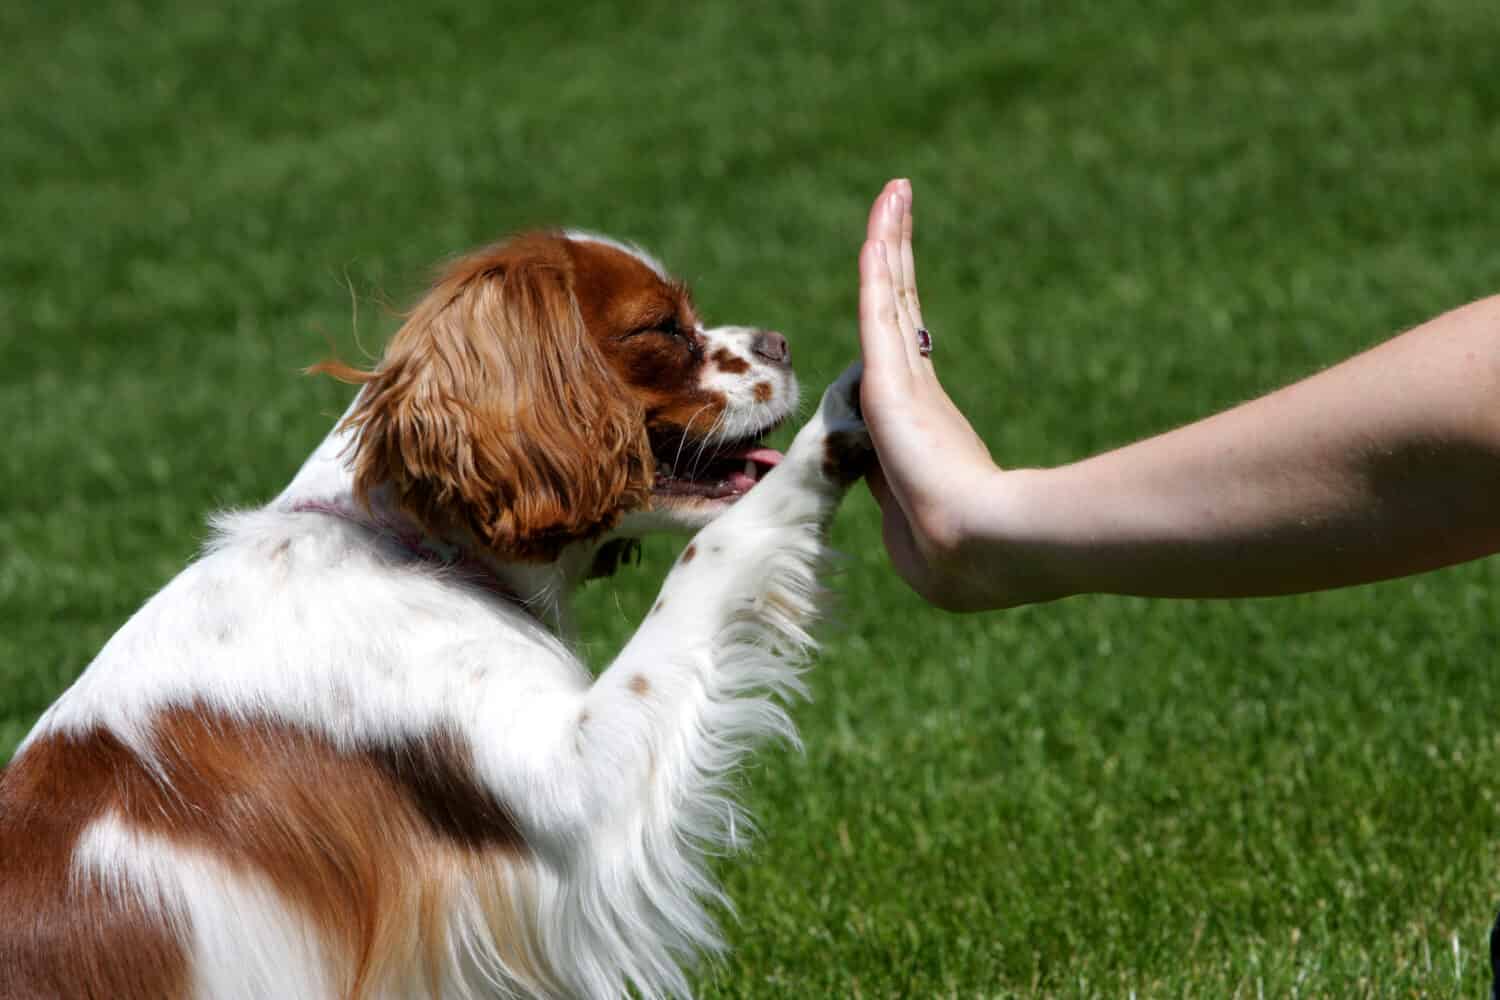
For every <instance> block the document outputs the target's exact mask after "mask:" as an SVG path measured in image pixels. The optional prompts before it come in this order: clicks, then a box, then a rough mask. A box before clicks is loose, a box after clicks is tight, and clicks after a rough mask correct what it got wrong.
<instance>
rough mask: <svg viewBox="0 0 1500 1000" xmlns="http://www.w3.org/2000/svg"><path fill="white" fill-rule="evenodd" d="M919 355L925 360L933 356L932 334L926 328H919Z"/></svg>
mask: <svg viewBox="0 0 1500 1000" xmlns="http://www.w3.org/2000/svg"><path fill="white" fill-rule="evenodd" d="M917 353H918V354H920V355H922V357H924V358H925V357H927V356H929V355H930V354H932V334H931V333H930V332H928V330H927V327H925V326H919V327H917Z"/></svg>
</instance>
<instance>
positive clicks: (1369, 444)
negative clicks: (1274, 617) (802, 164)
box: [859, 180, 1500, 611]
mask: <svg viewBox="0 0 1500 1000" xmlns="http://www.w3.org/2000/svg"><path fill="white" fill-rule="evenodd" d="M911 204H912V197H911V186H910V184H909V183H908V182H907V181H905V180H895V181H891V182H890V183H889V184H887V185H886V186H885V189H884V190H883V191H882V192H881V193H880V196H879V197H878V198H877V199H876V200H875V203H874V205H873V206H872V208H871V211H870V217H869V223H868V228H867V233H866V241H865V244H864V246H863V248H862V249H861V252H860V258H859V268H860V341H861V346H862V349H863V352H864V359H865V374H864V381H863V384H862V387H861V404H862V407H863V410H864V416H865V420H866V422H867V423H868V425H869V428H870V433H871V436H872V438H873V440H874V444H875V448H876V452H877V455H878V458H879V464H878V467H877V468H876V469H875V471H874V472H872V474H871V475H870V479H869V482H870V489H871V492H872V493H873V494H874V496H875V499H876V501H877V502H878V503H879V505H880V508H881V513H882V530H883V535H884V539H885V544H886V548H887V550H888V552H889V553H890V557H891V561H892V563H893V564H894V566H895V568H896V570H897V571H898V572H899V573H900V574H901V576H902V577H903V578H904V579H905V580H906V581H907V582H908V583H909V584H910V585H911V586H912V588H913V589H914V590H916V592H917V593H918V594H920V595H921V596H922V597H923V598H925V599H926V600H928V601H929V602H931V603H932V604H935V605H937V606H938V607H941V608H945V609H947V610H950V611H977V610H984V609H994V608H1006V607H1012V606H1015V605H1021V604H1029V603H1034V602H1038V601H1049V600H1055V599H1057V598H1061V597H1067V596H1069V595H1073V594H1083V593H1109V594H1135V595H1141V596H1150V597H1193V598H1214V597H1252V596H1265V595H1274V594H1289V593H1297V592H1303V591H1312V590H1321V589H1325V588H1329V587H1341V586H1348V585H1352V584H1359V583H1367V582H1371V581H1375V580H1382V579H1387V578H1390V577H1397V576H1403V575H1406V574H1410V573H1418V572H1422V571H1424V570H1431V569H1437V568H1439V567H1442V566H1447V565H1450V564H1453V563H1458V562H1463V561H1465V560H1469V559H1475V558H1479V557H1481V556H1485V555H1489V554H1491V553H1493V552H1496V551H1500V297H1492V298H1487V299H1482V300H1480V301H1478V302H1474V303H1471V304H1469V305H1466V306H1463V307H1461V308H1458V309H1455V310H1453V311H1452V312H1448V313H1445V314H1443V315H1441V316H1438V317H1437V318H1435V319H1433V320H1431V321H1429V322H1427V323H1424V324H1422V325H1421V326H1419V327H1416V328H1415V329H1413V330H1410V331H1408V332H1406V333H1404V334H1401V335H1399V336H1397V337H1394V338H1392V339H1390V340H1388V341H1386V342H1384V343H1382V344H1380V345H1379V346H1377V347H1375V348H1372V349H1371V350H1369V351H1366V352H1364V353H1362V354H1359V355H1356V356H1355V357H1353V358H1350V359H1348V360H1346V361H1344V362H1342V363H1340V364H1338V365H1336V366H1334V367H1332V368H1328V369H1326V370H1324V371H1321V372H1319V373H1317V374H1315V375H1312V376H1309V377H1308V378H1305V379H1303V380H1302V381H1299V382H1296V383H1294V384H1292V385H1290V386H1287V387H1286V388H1283V389H1280V390H1277V391H1275V392H1272V393H1270V394H1269V395H1266V396H1263V397H1261V398H1259V399H1255V400H1252V401H1251V402H1248V403H1244V404H1242V405H1240V406H1236V407H1234V408H1232V409H1229V410H1226V411H1224V412H1222V413H1217V414H1214V415H1212V416H1209V417H1206V418H1204V419H1202V420H1199V421H1197V422H1195V423H1191V424H1188V425H1187V426H1184V427H1181V428H1179V429H1177V430H1173V431H1170V432H1168V433H1165V434H1161V435H1158V436H1156V437H1151V438H1147V439H1145V440H1142V441H1139V442H1136V443H1134V444H1130V445H1127V446H1125V447H1122V448H1118V449H1115V450H1113V451H1108V452H1105V453H1103V454H1100V455H1096V456H1094V457H1092V458H1088V459H1085V460H1083V461H1080V462H1075V463H1072V464H1069V465H1063V466H1059V467H1056V468H1047V469H1002V468H1001V467H1000V466H998V465H997V464H996V463H995V462H994V461H993V459H992V458H991V457H990V454H989V451H988V450H987V448H986V447H985V445H984V443H983V441H982V440H981V439H980V438H979V436H978V434H976V433H975V432H974V430H973V428H972V427H971V426H970V425H969V423H968V421H967V420H966V419H965V418H964V416H963V414H962V413H960V412H959V410H958V408H957V407H956V406H955V405H954V404H953V402H952V400H951V399H950V398H949V397H948V395H947V393H946V392H944V390H943V387H942V385H941V383H940V382H939V380H938V375H937V368H936V364H939V363H941V362H943V361H945V360H947V359H949V358H955V359H957V358H961V357H962V352H963V332H962V331H954V330H943V331H940V339H939V342H938V345H937V349H936V350H935V351H934V353H933V356H932V357H931V358H924V357H922V356H921V355H920V353H919V352H918V351H917V348H916V332H915V331H916V328H917V327H919V326H921V325H922V314H921V304H920V301H919V299H918V296H917V286H916V270H915V265H914V258H913V254H912V247H911V234H912V216H911Z"/></svg>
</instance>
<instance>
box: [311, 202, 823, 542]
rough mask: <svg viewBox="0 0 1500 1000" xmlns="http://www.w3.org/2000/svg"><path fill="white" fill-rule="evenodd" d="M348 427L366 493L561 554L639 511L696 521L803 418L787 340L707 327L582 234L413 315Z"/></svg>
mask: <svg viewBox="0 0 1500 1000" xmlns="http://www.w3.org/2000/svg"><path fill="white" fill-rule="evenodd" d="M319 367H320V369H321V370H323V371H325V372H328V373H330V374H334V375H336V376H338V377H341V378H346V379H349V380H351V381H356V382H360V383H363V384H364V388H363V389H362V390H361V393H360V396H359V399H358V400H357V401H356V403H355V405H354V408H353V410H352V411H351V412H350V414H349V417H348V418H347V421H346V426H347V427H349V428H351V429H352V430H353V432H354V435H355V436H354V451H353V456H352V464H353V468H354V475H355V487H356V491H357V492H358V494H359V495H360V497H361V498H362V499H364V500H366V502H368V498H369V497H370V495H371V494H372V492H373V491H375V490H376V489H377V488H386V489H389V490H390V495H391V497H392V498H393V499H394V500H395V501H396V502H397V503H399V504H400V506H401V507H402V508H403V509H404V510H405V511H406V512H407V513H408V514H410V515H412V516H413V517H415V518H416V519H417V520H418V521H419V522H420V523H421V524H422V525H423V526H424V527H426V528H427V529H428V530H431V531H433V532H436V533H451V532H453V531H455V530H458V531H463V532H467V533H468V534H470V535H472V536H473V538H474V539H475V540H476V541H478V542H479V543H481V544H483V545H485V546H487V547H488V548H489V549H490V550H492V551H493V552H495V553H496V554H497V555H500V556H501V557H503V558H508V559H525V560H551V559H554V558H556V556H557V553H558V552H559V550H560V549H561V548H562V547H563V546H565V545H567V544H569V543H570V542H574V541H580V540H587V539H593V538H598V537H599V536H601V535H603V534H604V533H605V532H608V531H610V530H611V529H615V528H616V527H617V526H620V524H621V521H622V518H626V516H627V515H631V516H630V517H629V519H628V525H629V527H630V528H632V529H634V530H649V529H651V528H655V527H696V526H698V525H701V524H703V523H706V522H707V521H708V520H711V519H712V518H713V517H714V516H715V515H716V514H717V513H719V512H720V511H721V510H723V509H725V508H726V507H727V506H728V505H729V504H731V503H733V502H734V500H735V499H736V498H738V497H739V496H741V495H743V493H744V492H745V491H746V490H748V489H750V488H751V487H752V486H754V485H755V482H756V481H757V479H758V478H759V477H760V476H761V475H763V474H764V473H765V472H766V471H767V470H768V469H769V467H771V466H773V465H774V464H775V463H776V461H777V460H778V459H779V458H780V455H779V454H778V453H777V452H775V451H772V450H770V449H768V448H765V447H763V446H762V445H761V444H760V440H761V438H762V437H763V436H764V435H765V434H767V433H768V432H769V431H771V430H772V429H773V428H775V427H776V426H777V425H778V424H779V423H781V421H782V420H784V419H785V418H786V417H787V416H788V415H789V414H790V413H791V412H792V410H793V409H794V407H795V406H796V401H797V381H796V378H795V376H794V375H793V374H792V369H791V365H790V350H789V348H788V346H787V342H786V339H785V338H784V337H782V336H781V334H779V333H773V332H770V331H766V330H759V329H753V328H747V327H717V328H705V327H704V326H703V324H702V322H701V321H700V320H699V317H698V313H697V310H696V308H695V307H694V305H693V301H692V297H691V296H690V295H689V293H688V290H687V288H686V286H685V285H683V284H682V283H681V282H679V281H676V280H674V279H673V278H671V277H670V276H669V275H668V274H667V273H666V272H665V271H664V270H663V269H662V268H661V266H660V265H659V264H657V263H656V262H655V261H654V260H652V259H651V258H650V257H648V256H647V255H645V254H643V253H641V252H640V251H638V250H635V249H632V248H629V247H626V246H624V245H622V244H619V243H616V242H614V241H612V240H608V239H605V238H602V237H598V236H591V235H586V234H581V233H571V232H570V233H534V234H528V235H523V236H519V237H516V238H513V239H510V240H507V241H505V242H503V243H499V244H496V245H494V246H491V247H486V248H485V249H483V250H480V251H477V252H475V253H472V254H470V255H468V256H466V257H463V258H461V259H459V260H457V261H456V262H454V263H453V264H452V266H450V267H449V268H448V269H447V270H446V272H445V273H444V274H443V276H442V277H441V278H440V279H439V281H438V282H437V284H436V285H435V286H434V287H433V289H432V290H431V291H430V292H429V293H428V294H427V295H426V297H424V298H423V299H422V300H421V301H420V302H419V303H418V304H417V306H416V308H415V309H413V310H412V312H411V313H410V315H409V316H408V318H407V320H406V323H405V324H404V325H403V326H402V327H401V329H400V330H399V331H398V332H397V334H396V335H395V337H394V338H393V339H392V341H391V343H390V346H389V347H388V348H387V350H386V353H385V356H384V358H383V359H382V360H381V361H380V363H379V364H378V365H377V366H376V367H375V368H374V369H373V370H371V371H368V372H365V371H359V370H357V369H353V368H349V367H348V366H344V365H339V364H336V363H330V364H325V365H322V366H319Z"/></svg>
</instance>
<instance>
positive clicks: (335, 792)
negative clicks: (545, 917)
mask: <svg viewBox="0 0 1500 1000" xmlns="http://www.w3.org/2000/svg"><path fill="white" fill-rule="evenodd" d="M153 735H154V739H155V745H156V747H157V765H158V770H152V769H149V768H147V767H146V766H145V764H144V763H143V762H142V761H140V760H139V759H138V758H137V757H136V756H135V755H134V754H133V753H132V752H131V751H130V750H129V749H128V748H126V747H124V746H123V745H122V744H120V743H119V741H118V740H116V739H115V738H114V737H113V736H112V735H110V734H109V733H108V732H107V731H105V730H103V729H97V730H93V731H91V732H89V733H87V734H85V735H83V736H80V737H77V738H68V737H62V736H55V737H51V738H48V739H45V740H42V741H40V742H38V743H37V744H36V745H34V746H33V747H31V748H29V749H28V750H27V752H26V753H25V754H23V755H22V757H20V758H19V759H18V760H17V761H16V762H14V763H13V764H12V766H11V768H10V769H9V770H7V771H6V772H5V774H4V777H3V783H0V844H3V846H0V968H7V969H9V968H20V969H22V970H24V972H25V975H26V976H27V977H29V978H30V979H31V980H32V981H34V982H36V983H38V984H39V985H38V987H37V989H38V990H40V991H41V992H43V993H46V992H47V991H48V990H49V989H50V988H51V987H50V984H52V983H53V982H55V981H57V980H56V979H55V977H56V976H58V975H63V974H66V975H71V976H74V977H75V979H68V980H62V982H65V983H68V984H74V983H90V984H92V983H94V982H98V983H104V984H111V985H114V984H117V983H121V982H123V983H124V984H125V986H122V987H121V988H111V989H108V990H105V989H88V990H84V989H81V988H69V989H60V990H53V991H52V992H51V994H50V995H67V996H75V995H76V996H123V997H133V996H147V995H149V996H167V997H170V996H174V995H178V993H180V991H181V989H182V984H183V983H184V982H185V980H184V978H183V976H184V972H185V959H184V956H183V953H182V950H181V947H180V946H178V945H177V944H176V942H175V941H173V940H172V939H171V937H170V935H169V934H168V933H167V931H166V929H165V927H164V926H163V925H162V924H161V921H160V919H159V918H157V920H156V924H155V925H153V924H151V923H150V922H149V921H147V920H145V919H143V915H141V914H130V913H125V912H114V913H113V914H108V913H106V914H101V913H100V910H101V907H99V906H98V905H97V903H96V901H94V900H90V899H86V898H83V897H80V895H79V894H78V892H77V891H75V890H73V889H71V888H69V883H68V879H67V877H66V873H67V871H68V866H69V860H70V857H71V852H72V847H73V845H74V844H75V843H76V841H77V837H78V835H79V833H81V832H82V830H83V829H84V828H86V826H87V825H88V824H89V823H90V822H92V821H93V820H95V819H98V818H99V817H101V816H103V815H106V814H112V815H114V816H116V817H117V818H118V819H119V821H120V822H122V823H123V824H125V825H126V826H127V827H129V828H134V829H139V830H142V831H146V832H149V833H152V834H155V835H159V836H162V837H165V838H167V839H168V840H170V841H174V842H177V843H180V844H183V845H184V846H189V847H194V848H197V849H199V850H203V851H206V852H208V853H210V854H211V855H212V856H214V857H216V858H218V859H219V860H220V861H221V862H222V863H223V864H225V865H227V866H228V867H229V868H230V869H231V870H241V871H243V872H245V873H246V874H247V875H249V876H253V877H259V878H263V879H265V880H266V881H267V882H268V883H269V884H270V885H272V886H273V887H274V888H275V889H276V890H277V892H278V894H279V895H280V896H281V897H282V898H283V899H284V900H286V902H287V904H288V905H290V906H292V907H294V908H296V909H297V910H300V911H301V912H302V913H303V914H304V915H305V916H306V917H307V918H308V919H309V920H310V921H311V922H312V924H313V925H314V926H315V927H317V928H318V929H319V930H320V932H321V933H322V934H323V936H324V939H325V942H326V944H327V946H328V949H329V954H331V955H334V956H338V958H339V960H340V965H341V967H340V968H339V969H338V970H336V972H337V973H339V976H338V977H336V978H341V979H342V982H343V986H344V987H345V989H344V990H343V992H345V993H347V994H348V995H350V996H360V995H362V994H363V993H365V992H367V991H369V990H371V989H373V988H375V987H376V986H378V985H379V984H380V983H382V982H384V981H386V979H387V977H388V976H391V975H395V976H396V977H397V979H398V980H400V981H405V979H409V978H410V977H411V975H412V973H413V971H414V970H417V971H420V970H423V969H425V975H426V978H428V979H432V978H433V977H435V976H437V975H438V973H439V967H438V966H437V965H436V964H434V963H436V962H437V960H438V957H439V956H440V946H441V942H442V941H443V940H444V935H445V931H446V927H445V915H446V913H447V911H448V902H449V901H448V894H449V893H451V892H453V891H454V886H455V885H456V884H457V883H456V882H455V881H454V876H453V874H452V872H453V870H454V869H455V866H456V867H458V868H463V869H464V870H465V872H466V873H467V874H466V876H465V877H471V876H472V875H473V874H474V871H472V870H471V869H473V868H474V866H475V865H479V867H480V868H481V869H485V870H487V871H488V876H487V877H488V883H487V884H492V886H491V887H492V889H493V887H494V886H498V885H502V884H509V882H510V881H513V880H514V879H515V878H518V877H521V875H522V870H523V869H525V868H526V864H525V846H524V843H523V842H522V839H521V836H520V833H519V832H518V830H517V828H516V824H515V822H514V820H513V819H512V818H511V816H510V813H509V812H508V811H507V810H506V808H505V807H504V805H503V804H501V803H498V802H496V801H495V800H494V799H493V798H492V797H490V796H489V794H488V793H487V792H486V790H485V789H484V788H483V787H482V786H481V785H480V784H479V782H478V780H477V779H476V778H475V777H474V775H473V771H472V766H471V762H470V759H469V749H468V747H467V746H466V745H465V743H464V742H463V740H462V739H461V738H460V737H459V736H457V735H456V734H454V733H451V732H446V731H441V730H439V731H434V732H432V733H429V734H428V735H427V736H426V737H424V738H420V739H411V740H406V741H403V742H400V743H395V744H391V745H388V746H384V747H379V748H370V749H366V750H354V749H350V750H345V749H341V748H338V747H335V746H334V745H333V744H332V743H331V742H330V741H329V740H328V739H327V738H325V737H323V736H321V735H319V734H316V733H311V732H307V731H303V730H300V729H297V728H295V727H292V726H288V725H285V724H279V723H272V722H269V721H264V720H262V721H255V722H246V721H241V720H236V719H233V718H230V717H228V716H225V715H222V714H219V713H213V712H207V711H194V710H190V709H187V708H177V709H172V710H169V711H166V712H164V713H162V715H161V716H159V717H158V718H157V720H156V723H155V726H154V728H153ZM7 866H14V868H15V870H14V871H10V870H8V869H7ZM495 891H498V890H495ZM514 902H515V901H513V900H499V899H496V900H493V901H492V904H493V907H500V908H501V909H503V910H505V912H504V913H501V912H500V911H499V910H497V911H496V913H497V914H498V916H497V917H496V919H500V918H503V919H500V925H503V926H504V927H506V928H509V930H508V931H507V932H506V933H509V934H524V932H523V931H521V930H519V928H522V927H523V926H524V921H521V920H520V918H519V917H518V916H517V915H516V914H515V913H514V912H511V909H513V907H514ZM486 905H487V906H490V905H491V904H486ZM493 907H492V908H493ZM508 908H511V909H508ZM117 911H118V908H117ZM84 945H89V946H90V947H83V946H84ZM498 946H499V947H500V949H501V953H502V955H503V956H504V957H505V959H506V960H507V962H512V961H513V962H514V963H515V966H514V967H516V968H518V969H520V970H525V969H528V968H530V967H531V965H532V963H531V962H530V960H529V959H528V958H527V956H528V955H530V954H535V951H534V948H533V947H532V943H531V942H529V941H528V940H527V939H526V938H525V937H524V936H522V937H518V938H513V939H512V940H508V941H507V940H501V941H499V942H498ZM85 956H88V957H90V958H88V959H86V958H85ZM92 956H98V960H97V962H92V959H91V957H92ZM123 956H131V957H130V959H129V960H126V959H125V958H124V957H123ZM91 964H93V965H94V966H97V967H96V968H90V965H91ZM48 976H52V977H54V978H52V979H49V978H47V977H48ZM125 976H130V977H132V978H130V979H128V980H125V979H121V978H120V977H125ZM79 977H92V978H79ZM110 977H115V978H110ZM148 980H149V982H150V983H151V988H150V989H149V990H148V989H144V988H141V987H138V985H137V984H138V983H146V982H147V981H148ZM7 985H9V984H7ZM126 986H128V987H129V988H125V987H126ZM174 991H176V992H174ZM6 995H7V996H9V995H10V994H6ZM21 995H25V993H24V992H23V993H22V994H21Z"/></svg>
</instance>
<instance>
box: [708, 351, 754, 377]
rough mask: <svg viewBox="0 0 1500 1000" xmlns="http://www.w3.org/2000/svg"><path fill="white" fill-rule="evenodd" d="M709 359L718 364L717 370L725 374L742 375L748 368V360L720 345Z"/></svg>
mask: <svg viewBox="0 0 1500 1000" xmlns="http://www.w3.org/2000/svg"><path fill="white" fill-rule="evenodd" d="M709 359H710V360H712V361H713V363H714V364H715V365H716V366H718V369H719V371H721V372H724V373H725V374H727V375H743V374H745V373H746V372H747V371H749V370H750V362H748V361H746V360H745V359H744V358H742V357H740V356H739V355H737V354H735V353H733V352H732V351H730V350H729V349H728V348H726V347H721V348H719V349H718V350H717V351H714V352H713V354H710V355H709Z"/></svg>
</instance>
